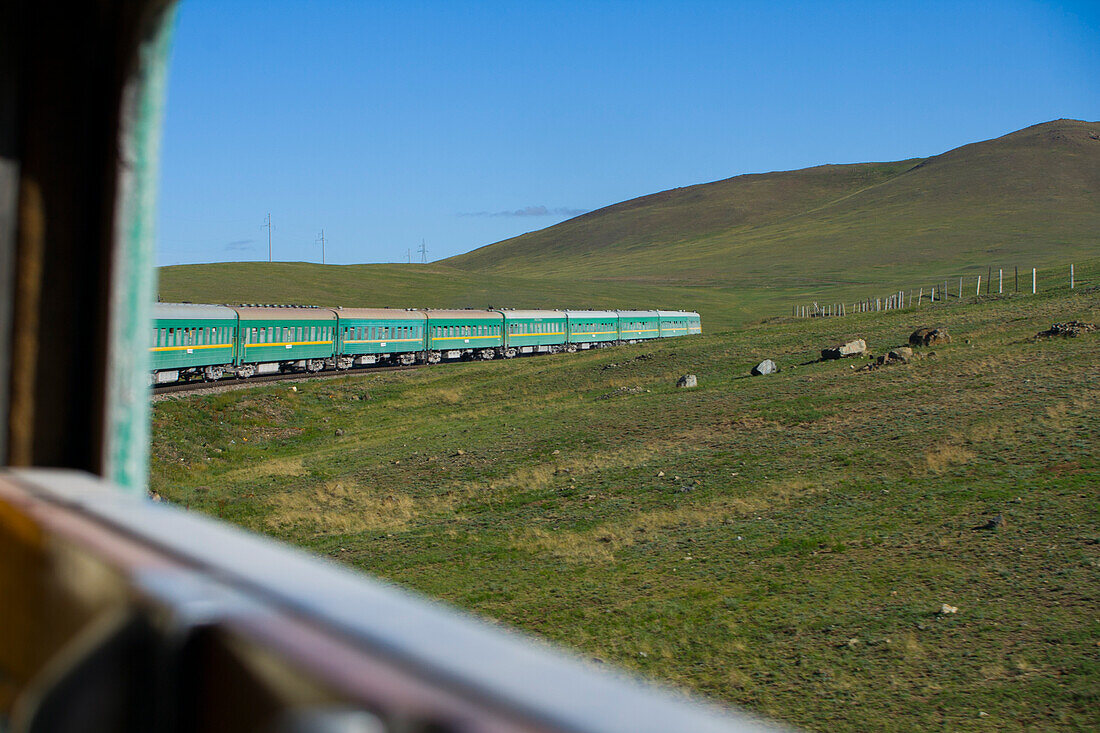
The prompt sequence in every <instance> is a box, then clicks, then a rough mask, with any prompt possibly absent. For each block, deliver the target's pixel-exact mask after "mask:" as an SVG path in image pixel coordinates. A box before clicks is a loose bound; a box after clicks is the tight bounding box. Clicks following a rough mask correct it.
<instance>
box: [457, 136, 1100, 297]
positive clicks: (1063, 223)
mask: <svg viewBox="0 0 1100 733" xmlns="http://www.w3.org/2000/svg"><path fill="white" fill-rule="evenodd" d="M1097 231H1100V122H1082V121H1077V120H1057V121H1053V122H1046V123H1043V124H1040V125H1035V126H1032V127H1028V128H1026V129H1023V130H1019V131H1017V132H1014V133H1011V134H1009V135H1005V136H1004V137H1000V138H997V139H995V140H987V141H985V142H979V143H974V144H972V145H966V146H963V147H961V148H957V149H955V150H951V151H948V152H946V153H943V154H942V155H937V156H934V157H931V158H925V159H912V160H904V161H898V162H893V163H860V164H854V165H825V166H818V167H815V168H807V169H804V170H797V171H786V172H779V173H763V174H754V175H744V176H737V177H736V178H729V179H726V180H723V181H717V182H714V183H705V184H700V185H697V186H689V187H687V188H678V189H673V190H671V191H664V192H661V193H657V194H653V195H651V196H644V197H642V198H638V199H633V200H631V201H625V202H623V203H619V204H615V205H613V206H608V207H606V208H603V209H599V210H597V211H593V212H591V213H588V214H585V215H583V216H579V217H576V218H574V219H570V220H569V221H566V222H563V223H561V224H558V225H556V226H553V227H549V228H547V229H543V230H541V231H537V232H531V233H528V234H524V235H522V236H519V237H515V238H513V239H509V240H505V241H503V242H498V243H496V244H491V245H488V246H486V247H482V248H480V249H477V250H474V251H472V252H469V253H467V254H463V255H459V256H457V257H453V258H451V259H449V260H445V261H444V262H445V264H448V265H452V266H454V267H458V268H461V269H466V270H470V271H475V272H501V273H502V272H507V273H509V274H512V275H531V276H535V275H539V276H543V277H546V276H550V277H554V276H570V275H581V274H582V273H583V274H584V275H585V276H586V277H593V276H596V277H601V278H629V279H639V278H640V279H644V280H649V281H653V282H669V281H680V282H691V283H696V284H701V283H708V284H713V283H719V282H748V283H751V282H752V281H755V280H756V279H758V278H766V279H767V280H768V281H769V283H774V282H775V281H777V280H778V281H787V282H789V283H792V284H793V283H799V282H803V283H804V282H821V281H823V280H824V281H834V280H835V281H841V282H858V281H869V282H874V281H877V280H879V279H880V277H881V273H882V272H883V271H884V270H886V269H887V268H889V269H891V270H892V271H893V272H892V274H900V273H903V272H906V273H912V274H913V275H916V274H918V273H922V272H927V271H928V270H929V268H930V269H931V270H932V271H934V272H939V273H944V274H947V273H948V272H954V271H960V270H965V269H966V268H968V267H981V268H983V269H984V267H985V266H986V264H987V263H990V262H993V263H1001V264H1013V263H1016V264H1020V265H1023V264H1025V263H1027V264H1028V265H1029V266H1031V265H1032V264H1033V263H1034V264H1047V263H1053V262H1056V261H1057V262H1062V261H1068V260H1069V259H1072V258H1074V257H1079V258H1086V257H1095V256H1096V255H1098V254H1100V238H1098V237H1097V236H1096V233H1097Z"/></svg>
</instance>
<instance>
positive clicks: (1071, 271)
mask: <svg viewBox="0 0 1100 733" xmlns="http://www.w3.org/2000/svg"><path fill="white" fill-rule="evenodd" d="M1069 289H1070V290H1073V265H1070V266H1069Z"/></svg>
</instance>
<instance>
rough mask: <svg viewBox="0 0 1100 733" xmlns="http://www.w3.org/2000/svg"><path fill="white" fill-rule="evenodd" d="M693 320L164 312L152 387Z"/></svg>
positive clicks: (180, 306) (458, 352)
mask: <svg viewBox="0 0 1100 733" xmlns="http://www.w3.org/2000/svg"><path fill="white" fill-rule="evenodd" d="M702 330H703V328H702V321H701V319H700V317H699V314H698V313H694V312H690V311H661V310H654V311H595V310H508V309H501V310H471V309H468V310H400V309H396V308H319V307H302V306H286V307H282V306H239V307H229V306H221V305H198V304H191V303H157V304H156V307H155V309H154V315H153V334H152V346H150V351H151V352H152V360H153V373H152V382H153V384H166V383H169V382H178V381H181V380H191V379H203V380H207V381H214V380H218V379H222V378H223V377H227V376H235V377H239V378H247V377H251V376H253V375H256V374H275V373H279V372H307V373H308V372H319V371H321V370H324V369H337V370H344V369H351V368H353V367H360V366H368V365H371V364H407V365H408V364H417V363H426V364H436V363H438V362H441V361H444V360H452V361H453V360H463V359H465V360H470V359H484V360H489V359H496V358H504V359H511V358H513V357H516V356H520V355H524V354H540V353H550V354H552V353H557V352H561V351H568V352H574V351H578V350H582V349H592V348H603V347H607V346H613V345H615V344H622V343H636V342H639V341H644V340H647V339H657V338H670V337H674V336H687V335H691V334H697V333H702Z"/></svg>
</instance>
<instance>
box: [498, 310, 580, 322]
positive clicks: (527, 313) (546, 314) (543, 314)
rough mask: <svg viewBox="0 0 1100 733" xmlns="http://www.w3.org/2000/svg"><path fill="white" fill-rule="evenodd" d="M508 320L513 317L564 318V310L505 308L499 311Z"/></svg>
mask: <svg viewBox="0 0 1100 733" xmlns="http://www.w3.org/2000/svg"><path fill="white" fill-rule="evenodd" d="M501 312H502V313H504V317H505V318H506V319H508V320H511V319H513V318H565V311H552V310H551V311H547V310H506V311H501Z"/></svg>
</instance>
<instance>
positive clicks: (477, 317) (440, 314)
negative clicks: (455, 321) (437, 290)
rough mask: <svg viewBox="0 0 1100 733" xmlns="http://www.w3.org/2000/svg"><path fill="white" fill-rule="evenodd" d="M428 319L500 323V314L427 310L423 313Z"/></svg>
mask: <svg viewBox="0 0 1100 733" xmlns="http://www.w3.org/2000/svg"><path fill="white" fill-rule="evenodd" d="M423 313H424V314H425V315H427V316H428V319H429V320H430V319H432V318H465V319H467V320H471V321H499V320H501V317H500V313H498V312H497V311H486V310H474V309H473V308H470V309H462V310H437V311H435V310H426V311H423Z"/></svg>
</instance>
